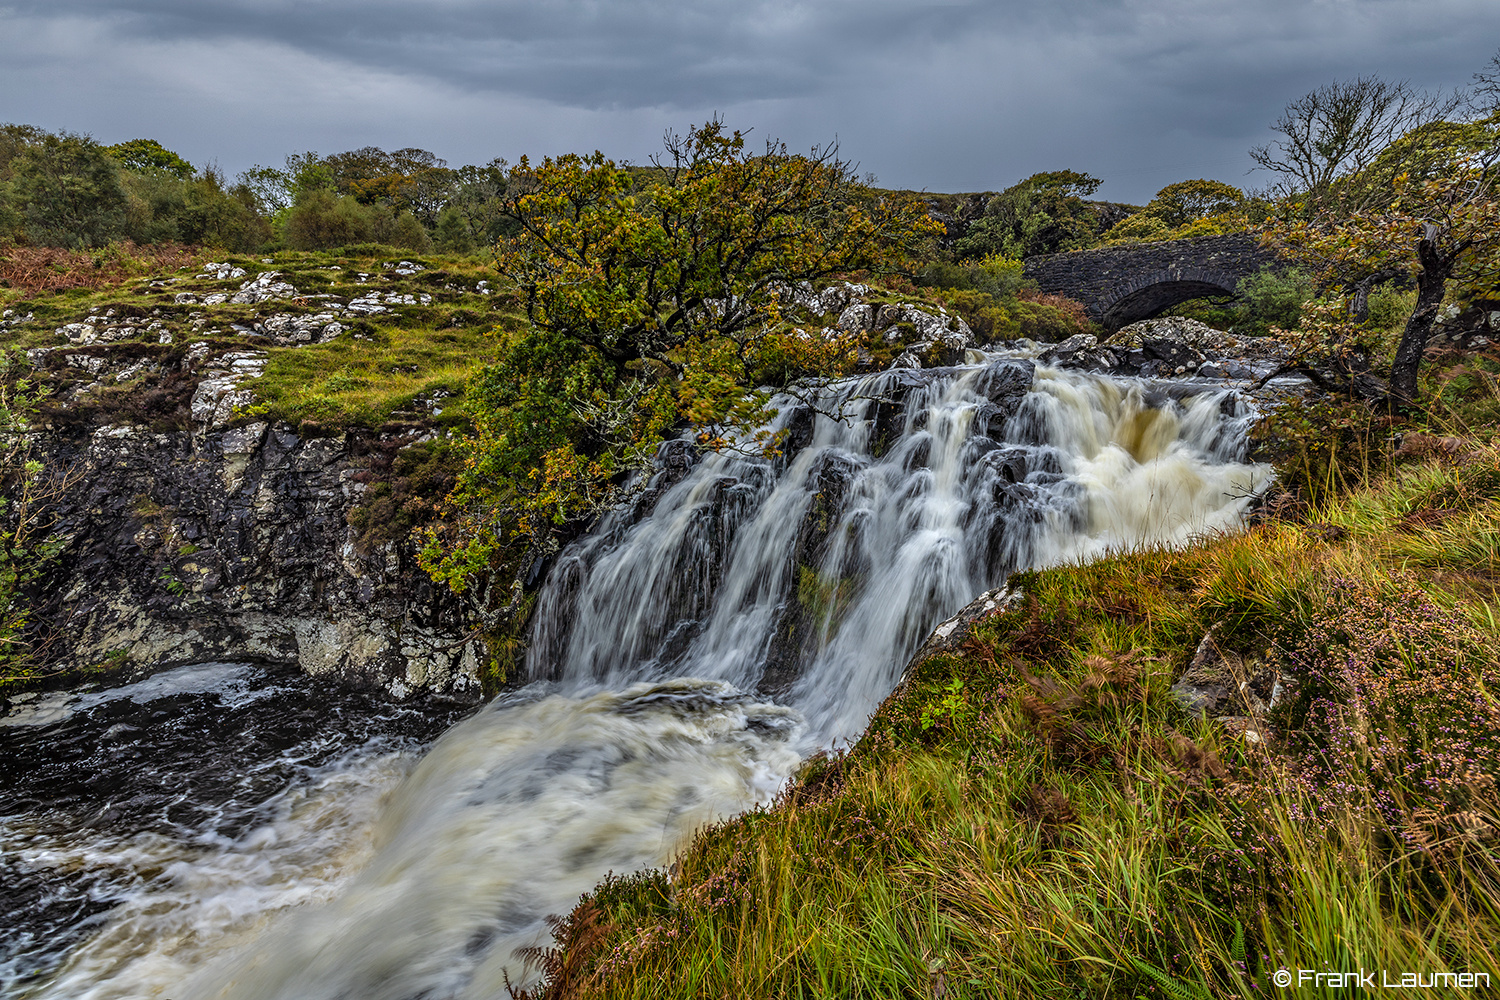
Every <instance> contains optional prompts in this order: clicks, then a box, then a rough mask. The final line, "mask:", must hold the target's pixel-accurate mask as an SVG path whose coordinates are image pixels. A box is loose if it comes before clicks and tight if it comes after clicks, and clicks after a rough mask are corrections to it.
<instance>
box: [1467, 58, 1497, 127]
mask: <svg viewBox="0 0 1500 1000" xmlns="http://www.w3.org/2000/svg"><path fill="white" fill-rule="evenodd" d="M1470 105H1471V106H1472V107H1473V108H1474V110H1475V112H1476V113H1477V115H1478V116H1479V117H1481V118H1487V117H1489V116H1490V115H1493V114H1495V113H1496V112H1500V51H1497V52H1496V53H1495V54H1494V55H1493V56H1491V57H1490V64H1489V65H1488V66H1486V67H1485V68H1484V69H1482V70H1480V71H1479V72H1478V73H1475V74H1474V89H1473V92H1472V95H1471V98H1470Z"/></svg>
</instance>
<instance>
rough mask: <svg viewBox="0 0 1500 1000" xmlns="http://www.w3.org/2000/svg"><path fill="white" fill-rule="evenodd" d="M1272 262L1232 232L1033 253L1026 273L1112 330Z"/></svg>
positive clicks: (1252, 240) (1228, 290) (1246, 237)
mask: <svg viewBox="0 0 1500 1000" xmlns="http://www.w3.org/2000/svg"><path fill="white" fill-rule="evenodd" d="M1275 264H1276V255H1275V254H1274V253H1272V252H1271V251H1269V250H1266V249H1264V248H1263V247H1261V246H1260V244H1259V242H1258V240H1257V239H1256V237H1254V236H1252V235H1250V234H1248V233H1231V234H1229V235H1227V236H1199V237H1195V238H1193V239H1188V240H1169V241H1166V242H1162V243H1135V244H1129V245H1126V246H1117V247H1101V248H1099V249H1097V250H1078V251H1074V252H1073V253H1062V254H1049V255H1047V256H1045V257H1033V258H1031V259H1029V260H1027V261H1026V277H1028V278H1030V279H1031V280H1032V281H1035V282H1036V283H1037V287H1039V288H1040V289H1041V290H1042V291H1044V292H1048V293H1051V294H1054V295H1066V296H1067V297H1069V298H1071V299H1076V300H1078V301H1079V302H1082V303H1083V305H1084V307H1085V308H1086V309H1087V310H1088V313H1089V315H1090V316H1091V317H1092V318H1093V319H1094V320H1095V321H1096V322H1098V323H1101V324H1103V325H1104V326H1105V327H1106V328H1107V329H1110V330H1117V329H1119V328H1120V327H1122V326H1126V325H1129V324H1130V323H1134V322H1136V321H1137V320H1142V319H1149V318H1150V317H1152V316H1156V315H1158V314H1159V313H1161V312H1162V311H1163V310H1165V309H1167V308H1169V307H1171V306H1174V305H1176V304H1177V303H1179V302H1185V301H1187V300H1188V299H1194V298H1201V297H1203V296H1217V295H1233V294H1234V291H1235V286H1236V285H1238V284H1239V282H1240V280H1241V279H1243V278H1246V277H1248V276H1250V275H1252V274H1255V273H1256V272H1257V271H1259V270H1261V269H1262V268H1264V267H1267V266H1273V265H1275Z"/></svg>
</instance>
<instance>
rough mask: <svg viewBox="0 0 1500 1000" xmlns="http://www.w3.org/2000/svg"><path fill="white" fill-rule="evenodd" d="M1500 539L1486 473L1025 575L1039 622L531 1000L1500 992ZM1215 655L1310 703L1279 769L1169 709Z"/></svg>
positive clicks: (611, 933) (582, 940)
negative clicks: (1278, 977)
mask: <svg viewBox="0 0 1500 1000" xmlns="http://www.w3.org/2000/svg"><path fill="white" fill-rule="evenodd" d="M1497 539H1500V456H1497V455H1496V453H1494V452H1488V451H1485V452H1481V453H1478V454H1473V455H1470V456H1469V457H1467V458H1465V459H1462V460H1458V461H1454V460H1439V459H1436V458H1434V459H1429V460H1427V461H1424V462H1420V463H1415V464H1408V465H1405V466H1403V467H1401V468H1399V469H1396V470H1395V471H1394V472H1392V473H1391V474H1389V475H1386V476H1377V477H1374V478H1373V479H1372V480H1371V481H1370V482H1368V483H1367V484H1366V485H1364V486H1362V487H1358V488H1355V489H1353V490H1350V491H1348V492H1345V493H1343V494H1341V495H1338V496H1335V497H1330V498H1328V499H1326V500H1325V501H1324V502H1323V503H1322V504H1321V505H1319V506H1317V507H1316V508H1314V509H1310V510H1304V511H1303V516H1302V517H1301V518H1300V519H1299V520H1298V521H1296V522H1293V521H1287V520H1276V519H1270V520H1267V521H1265V522H1264V523H1261V524H1259V525H1256V526H1254V527H1252V528H1251V529H1250V530H1249V531H1248V532H1247V533H1245V534H1243V535H1239V536H1233V537H1223V538H1214V539H1206V540H1204V541H1203V542H1202V543H1200V544H1198V545H1195V546H1193V547H1191V548H1188V549H1185V550H1181V551H1158V550H1153V551H1140V552H1132V553H1125V554H1120V555H1116V556H1113V557H1111V558H1108V559H1105V560H1101V561H1099V562H1096V563H1092V564H1089V565H1082V566H1070V567H1061V568H1057V569H1052V570H1047V571H1042V572H1032V573H1026V574H1022V575H1020V576H1019V577H1017V578H1015V579H1014V580H1013V584H1015V585H1017V586H1018V587H1019V588H1020V590H1021V592H1022V593H1023V594H1024V595H1025V596H1024V599H1023V600H1022V601H1021V602H1020V603H1019V604H1016V605H1013V606H1011V607H1010V608H1008V609H1006V610H1004V611H1002V612H1000V613H998V614H995V615H992V616H991V617H990V618H988V619H985V620H983V621H982V622H981V623H979V624H978V625H977V626H976V628H975V630H974V632H973V634H972V635H971V636H970V637H969V638H968V640H967V642H966V643H965V645H963V646H962V647H960V648H959V650H958V651H957V652H955V653H949V654H944V655H938V656H934V657H930V658H928V659H927V660H925V661H923V662H921V663H919V664H917V665H915V666H914V668H913V669H912V670H911V671H909V673H908V677H907V679H906V681H905V682H904V684H903V685H902V687H901V688H900V689H898V690H897V691H896V692H895V693H894V694H893V695H892V696H891V698H890V699H889V700H888V701H887V702H886V703H885V705H883V706H882V707H881V709H880V710H879V712H878V713H877V714H876V716H875V717H874V719H873V720H872V722H871V725H870V727H869V729H868V731H867V733H866V735H865V736H864V737H863V738H862V739H861V741H860V742H859V743H858V744H856V745H855V746H854V747H853V748H851V749H850V750H848V751H847V752H845V753H842V754H836V755H832V756H825V757H819V758H815V759H814V760H813V761H811V762H809V763H808V764H807V765H806V766H805V767H804V769H803V771H802V772H801V773H800V774H799V776H798V778H797V779H796V781H795V783H794V784H793V786H792V787H790V788H789V789H788V790H787V791H785V792H784V793H783V795H782V796H781V797H780V798H779V799H778V801H777V802H776V803H774V804H773V805H772V806H770V807H767V808H764V809H760V810H757V811H754V812H751V813H749V814H746V815H744V816H741V817H738V818H736V819H733V820H730V821H728V822H726V823H723V824H721V825H718V826H716V827H713V828H710V829H708V830H705V831H702V832H701V833H700V835H699V836H698V837H697V838H696V840H695V841H694V842H693V843H692V844H691V846H689V847H688V848H687V849H686V850H685V851H684V852H683V854H682V855H681V856H680V857H679V858H678V859H677V861H676V862H675V864H674V866H673V867H672V869H671V870H670V871H652V872H646V873H641V874H638V875H635V876H631V877H629V878H625V879H611V880H609V881H607V882H606V883H605V884H604V885H602V886H601V887H600V888H599V889H598V890H596V891H595V892H594V893H592V894H590V895H588V896H586V897H584V899H583V900H582V901H581V902H580V905H579V907H578V908H577V909H575V910H574V911H573V912H572V913H571V914H570V915H569V916H568V917H567V918H565V919H564V920H563V921H562V922H561V923H560V924H559V926H558V928H557V939H558V944H557V946H556V947H555V948H553V949H551V950H549V951H547V952H545V953H543V954H541V955H540V956H538V958H539V960H540V961H541V963H542V968H543V971H544V972H545V973H546V978H545V979H544V981H543V983H542V984H541V985H540V986H539V987H537V988H536V990H535V991H534V993H535V995H536V996H547V997H554V998H560V997H647V996H649V997H653V998H655V997H673V996H678V997H829V996H839V997H898V996H899V997H929V998H932V997H943V998H959V997H1015V996H1026V997H1058V998H1065V997H1066V998H1072V997H1124V998H1136V997H1166V998H1186V997H1249V996H1274V995H1282V993H1283V991H1282V990H1281V989H1280V988H1279V987H1277V986H1276V985H1275V984H1274V981H1273V976H1274V975H1275V973H1276V972H1277V970H1279V969H1283V968H1285V969H1288V970H1290V971H1291V974H1292V975H1293V976H1296V975H1297V974H1298V973H1297V970H1300V969H1311V970H1315V971H1323V972H1345V971H1349V972H1355V971H1358V970H1359V969H1361V968H1363V969H1364V970H1366V971H1369V970H1386V971H1388V972H1389V973H1390V974H1391V976H1392V977H1393V978H1394V977H1397V976H1399V975H1400V974H1401V973H1402V972H1408V971H1409V972H1419V973H1422V974H1424V975H1425V974H1429V973H1432V972H1446V971H1452V972H1455V973H1466V972H1467V973H1476V974H1478V973H1482V974H1486V975H1489V976H1490V977H1491V981H1492V982H1494V981H1500V795H1497V792H1496V786H1495V781H1496V779H1497V778H1500V702H1497V695H1500V671H1497V659H1496V655H1495V653H1494V652H1493V651H1494V650H1495V649H1500V627H1497V624H1496V622H1497V616H1496V613H1495V612H1496V608H1495V597H1494V594H1495V581H1496V579H1497V577H1496V563H1495V555H1496V551H1497V549H1496V545H1497ZM1366 625H1369V627H1368V628H1367V627H1366ZM1210 629H1213V630H1214V634H1215V636H1216V637H1217V639H1218V641H1219V643H1220V645H1221V647H1224V648H1229V649H1232V650H1233V651H1235V652H1237V653H1240V654H1242V655H1244V656H1245V657H1246V658H1247V660H1254V661H1255V662H1257V663H1260V664H1264V665H1266V666H1268V667H1269V668H1273V669H1279V670H1280V671H1281V674H1282V676H1284V677H1288V678H1290V677H1292V676H1297V677H1300V678H1302V681H1301V683H1302V687H1301V688H1297V689H1295V690H1294V694H1293V696H1292V697H1290V698H1288V699H1287V700H1286V702H1285V703H1284V704H1282V705H1281V706H1280V707H1278V708H1277V709H1275V710H1274V711H1273V712H1272V715H1271V717H1270V719H1269V723H1268V725H1266V726H1264V727H1263V729H1262V732H1263V733H1264V734H1265V736H1266V738H1265V739H1263V740H1261V741H1247V739H1246V738H1245V737H1244V736H1242V735H1240V730H1239V729H1237V728H1233V727H1227V726H1224V725H1220V724H1218V723H1216V722H1214V721H1212V720H1201V719H1197V718H1195V717H1193V716H1191V715H1189V714H1187V713H1185V712H1184V711H1183V710H1182V709H1181V708H1179V707H1178V705H1177V704H1176V703H1175V702H1174V700H1173V699H1172V697H1171V696H1170V694H1169V691H1168V688H1169V686H1170V685H1171V684H1172V682H1173V681H1174V680H1175V679H1176V677H1177V676H1179V675H1180V674H1181V672H1182V671H1183V668H1184V667H1185V666H1186V664H1187V662H1188V661H1189V659H1190V658H1191V657H1192V656H1193V653H1194V650H1195V649H1196V648H1197V645H1198V643H1199V640H1200V639H1201V638H1202V637H1203V635H1204V634H1205V632H1207V631H1209V630H1210ZM1455 755H1456V756H1455ZM1403 776H1404V777H1403ZM1377 982H1378V977H1377ZM1294 986H1295V981H1294ZM1350 992H1351V991H1350V990H1348V989H1345V988H1343V987H1342V986H1341V985H1336V984H1330V982H1329V981H1328V980H1326V979H1325V980H1323V981H1322V982H1321V983H1309V984H1305V985H1302V986H1301V987H1300V988H1297V995H1298V996H1305V995H1310V996H1335V995H1337V996H1347V995H1349V994H1350ZM1352 992H1357V991H1352Z"/></svg>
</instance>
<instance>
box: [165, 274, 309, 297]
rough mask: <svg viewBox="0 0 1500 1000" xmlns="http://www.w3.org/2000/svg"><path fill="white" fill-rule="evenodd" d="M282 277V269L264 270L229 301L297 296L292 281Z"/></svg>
mask: <svg viewBox="0 0 1500 1000" xmlns="http://www.w3.org/2000/svg"><path fill="white" fill-rule="evenodd" d="M280 277H281V272H280V271H262V272H261V273H260V274H257V275H256V276H255V277H253V278H251V279H250V280H249V281H247V282H245V283H244V284H243V285H241V286H240V290H239V291H237V292H235V293H234V294H233V295H232V296H230V298H229V301H230V302H233V303H236V304H246V303H249V304H254V303H257V302H269V301H271V300H273V299H291V298H296V296H297V289H295V288H293V287H292V285H291V283H290V282H287V281H279V280H277V279H279V278H280ZM184 294H187V293H184ZM179 298H180V296H179Z"/></svg>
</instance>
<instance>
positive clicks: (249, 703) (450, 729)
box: [0, 352, 1270, 1000]
mask: <svg viewBox="0 0 1500 1000" xmlns="http://www.w3.org/2000/svg"><path fill="white" fill-rule="evenodd" d="M970 360H971V361H972V362H973V363H972V364H969V365H965V366H961V367H958V368H952V369H938V370H931V371H904V372H887V373H883V374H880V375H876V376H870V377H865V378H860V379H850V380H846V381H841V382H835V383H830V384H827V385H824V386H820V387H815V388H810V389H807V390H804V391H803V392H801V393H800V394H798V395H796V396H791V395H788V396H783V397H780V398H779V399H778V400H777V406H778V415H777V417H776V418H775V420H774V421H773V422H772V423H771V425H769V426H768V427H767V428H765V430H767V431H770V432H772V433H776V432H782V433H784V435H785V440H786V442H787V444H786V449H785V454H784V455H782V456H779V457H775V458H769V459H768V458H765V457H763V456H761V455H760V454H758V453H757V452H756V449H755V448H754V447H753V446H752V445H751V440H752V439H751V438H750V437H748V436H747V438H746V439H745V446H744V447H743V448H742V449H739V450H729V451H726V452H724V453H719V454H711V455H708V456H705V457H702V458H701V459H700V458H698V457H697V456H695V455H693V454H692V449H691V448H690V447H689V446H688V443H687V441H685V440H684V441H682V442H673V443H670V444H669V445H668V446H666V447H664V448H663V450H662V454H661V456H660V457H659V465H658V472H657V473H656V474H655V476H654V478H652V479H651V480H650V481H649V482H643V483H642V486H643V489H642V490H641V491H640V492H639V494H638V495H637V496H635V497H634V498H632V500H631V501H630V502H629V503H626V504H624V505H622V506H621V508H619V509H618V510H616V511H615V512H613V513H611V514H609V515H606V516H605V517H604V518H603V519H602V520H601V521H600V523H599V524H597V525H596V526H595V527H594V528H593V530H592V531H591V532H590V533H589V534H588V535H587V536H586V537H584V538H582V539H580V540H579V541H577V542H575V543H574V544H573V545H571V546H570V547H569V548H568V549H566V550H565V551H564V552H563V553H562V554H561V555H560V556H559V557H558V558H557V559H556V560H555V564H554V565H553V566H552V567H551V569H550V572H549V573H548V576H547V579H546V583H545V584H544V586H543V588H542V592H541V594H540V595H539V597H538V600H537V605H536V612H535V615H534V618H533V625H532V641H531V645H530V648H529V653H528V660H527V664H526V673H527V675H526V677H525V678H523V679H522V680H523V681H524V683H523V684H521V685H520V686H518V687H517V688H516V689H514V690H511V691H508V692H506V693H505V694H503V695H502V696H500V697H499V698H497V699H495V700H494V701H493V702H491V703H490V704H488V705H486V706H484V707H482V708H480V709H479V710H477V711H475V710H473V709H465V708H464V707H462V706H458V705H452V704H445V703H442V702H439V701H430V700H429V701H421V700H415V701H411V702H407V703H401V704H396V703H390V702H388V701H384V700H381V699H380V698H377V697H375V696H372V695H368V694H360V693H357V692H351V691H347V690H343V689H340V688H337V687H336V686H334V685H333V684H331V683H328V682H323V681H318V680H315V679H312V678H308V677H304V676H301V675H298V674H294V673H287V672H284V671H278V670H275V669H272V668H268V667H262V666H255V665H250V664H199V665H192V666H187V667H180V668H177V669H175V670H171V671H167V672H164V673H161V674H157V675H154V676H152V677H151V678H148V679H147V680H145V681H143V682H141V683H139V684H135V685H131V686H129V687H125V688H117V689H113V690H110V691H104V692H98V693H94V694H86V695H72V696H69V695H49V696H44V697H41V698H36V699H32V700H31V701H28V702H26V703H24V704H22V705H21V706H20V707H19V708H18V709H17V710H16V711H14V712H12V714H11V715H10V716H8V717H6V718H5V719H3V720H0V722H3V723H4V725H3V726H0V758H3V759H5V760H6V761H7V767H8V768H9V770H8V772H7V774H6V775H5V777H4V778H3V780H0V850H3V854H0V857H3V861H0V866H3V867H0V876H3V879H4V888H3V889H0V905H3V907H4V914H5V919H4V923H3V925H0V983H3V984H4V987H5V989H6V990H7V992H8V993H9V994H10V995H16V996H21V997H27V998H54V997H57V998H61V997H67V998H100V1000H102V998H127V997H168V998H172V1000H198V998H210V997H212V998H236V1000H271V998H282V1000H325V998H326V1000H335V998H352V997H359V998H369V1000H386V998H388V1000H415V998H417V997H422V998H427V1000H437V998H460V997H465V998H466V997H474V998H479V997H486V998H488V997H498V996H504V995H505V983H506V982H507V981H510V982H515V983H522V982H526V981H527V979H528V976H529V975H530V972H529V970H528V969H527V968H526V967H525V965H524V963H523V962H521V961H520V959H519V958H518V957H517V956H516V951H517V950H518V949H521V948H525V947H528V946H533V945H536V944H539V943H545V942H546V941H547V925H546V923H545V920H546V917H547V916H548V915H549V914H555V913H560V912H565V911H566V910H567V909H568V908H570V907H571V905H572V904H573V902H575V901H576V899H577V897H578V895H579V894H580V893H582V892H584V891H586V890H588V889H589V888H590V887H592V886H593V885H594V884H595V883H596V882H598V880H599V879H600V878H602V877H603V876H604V875H605V874H606V873H608V872H615V873H622V872H626V871H631V870H636V869H639V868H642V867H648V866H652V865H660V864H664V863H666V862H667V861H668V860H669V859H670V857H671V854H672V852H673V851H674V850H675V849H676V848H677V847H678V846H679V845H680V844H681V843H682V842H683V841H684V839H685V838H687V837H689V836H691V834H692V832H693V831H694V830H695V829H697V828H699V827H701V826H702V825H704V824H705V823H709V822H712V821H715V820H717V819H721V818H723V817H726V816H729V815H733V814H734V813H737V812H740V811H743V810H745V809H747V808H750V807H751V806H753V805H755V804H757V803H763V802H766V801H768V800H769V799H770V798H771V797H772V796H774V794H775V792H776V790H777V789H778V788H779V787H780V786H781V785H782V784H783V782H784V781H785V780H786V778H787V777H788V776H789V775H790V774H791V773H792V772H793V771H794V770H795V769H796V767H797V765H798V764H799V763H800V762H801V760H802V759H804V758H805V756H806V755H808V754H809V753H811V752H813V751H815V750H817V749H819V748H822V747H828V746H833V745H838V744H840V743H842V742H845V741H848V740H850V739H852V738H853V737H855V736H857V734H858V733H859V732H860V730H861V729H862V727H863V726H864V724H865V722H866V720H867V719H868V717H869V715H870V713H871V712H872V711H873V710H874V708H875V707H876V706H877V705H878V704H879V702H880V700H881V699H883V698H884V697H885V696H886V695H887V694H888V693H889V692H890V691H891V689H892V688H893V687H894V685H895V684H896V682H897V680H898V679H899V676H900V672H901V669H902V667H903V666H904V664H905V662H906V660H907V659H908V658H909V657H910V655H911V654H912V652H913V651H914V650H915V649H916V648H917V646H918V645H920V643H921V642H922V640H923V639H924V638H925V637H926V636H927V635H928V634H929V633H930V632H931V630H932V628H933V627H934V626H935V625H936V624H938V623H939V622H941V621H942V620H943V619H944V618H946V617H948V616H950V615H951V614H953V613H955V612H957V611H958V610H959V609H961V608H962V607H963V606H964V605H965V604H967V603H968V602H969V601H970V600H972V599H973V598H974V597H975V596H976V595H978V594H980V593H982V592H984V591H986V590H988V589H990V588H992V587H996V586H999V585H1002V584H1003V583H1004V582H1005V579H1006V577H1007V575H1008V574H1009V573H1010V572H1011V571H1013V570H1015V569H1019V568H1026V567H1032V566H1045V565H1052V564H1058V563H1063V562H1068V561H1074V560H1082V559H1089V558H1094V557H1096V556H1098V555H1100V554H1102V553H1104V552H1107V551H1111V550H1115V549H1120V548H1124V547H1132V546H1143V545H1176V544H1182V543H1184V542H1186V541H1189V540H1190V539H1192V538H1193V537H1195V536H1198V535H1201V534H1203V533H1211V532H1219V531H1232V530H1235V529H1237V528H1238V526H1239V525H1240V523H1241V520H1242V518H1243V515H1244V513H1245V511H1246V510H1247V509H1248V507H1249V505H1250V504H1251V503H1252V501H1253V498H1254V497H1255V496H1256V495H1257V494H1258V493H1259V492H1261V491H1262V490H1263V489H1264V488H1265V487H1266V485H1267V484H1268V482H1269V479H1270V470H1269V469H1268V468H1267V467H1265V466H1262V465H1253V464H1247V463H1246V461H1245V447H1246V445H1245V441H1246V432H1247V430H1248V428H1249V426H1250V424H1251V422H1252V421H1253V419H1254V417H1255V413H1254V410H1253V408H1252V407H1251V406H1250V405H1249V404H1247V403H1246V402H1245V401H1244V400H1242V399H1240V398H1239V397H1238V396H1237V395H1235V394H1234V393H1232V392H1230V391H1227V390H1225V389H1223V388H1222V387H1215V386H1209V385H1201V386H1194V385H1190V384H1185V383H1178V384H1175V385H1168V384H1165V383H1161V384H1151V383H1146V382H1142V381H1139V380H1128V379H1109V378H1104V377H1099V376H1091V375H1083V374H1078V373H1070V372H1063V371H1054V370H1050V369H1046V368H1034V367H1033V365H1032V364H1031V362H1029V361H1027V360H1025V359H1023V358H1020V357H1018V356H1005V355H993V356H986V355H981V354H979V353H978V352H971V356H970Z"/></svg>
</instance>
